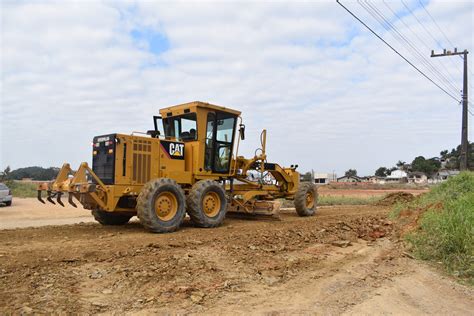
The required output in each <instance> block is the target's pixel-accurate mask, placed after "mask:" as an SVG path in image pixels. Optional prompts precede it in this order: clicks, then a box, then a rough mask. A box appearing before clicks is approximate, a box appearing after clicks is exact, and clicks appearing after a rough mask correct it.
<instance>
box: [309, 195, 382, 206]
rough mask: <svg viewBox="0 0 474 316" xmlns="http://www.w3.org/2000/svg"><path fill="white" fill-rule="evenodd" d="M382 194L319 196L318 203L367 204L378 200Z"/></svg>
mask: <svg viewBox="0 0 474 316" xmlns="http://www.w3.org/2000/svg"><path fill="white" fill-rule="evenodd" d="M382 198H383V196H369V197H353V196H325V195H323V196H321V195H320V196H319V197H318V205H368V204H374V203H377V202H378V201H380V200H381V199H382Z"/></svg>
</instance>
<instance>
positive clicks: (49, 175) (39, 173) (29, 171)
mask: <svg viewBox="0 0 474 316" xmlns="http://www.w3.org/2000/svg"><path fill="white" fill-rule="evenodd" d="M58 173H59V168H54V167H51V168H47V169H46V168H42V167H26V168H19V169H15V170H13V171H11V172H10V173H9V175H8V179H11V180H21V179H23V178H31V179H33V180H53V179H54V178H56V176H57V175H58Z"/></svg>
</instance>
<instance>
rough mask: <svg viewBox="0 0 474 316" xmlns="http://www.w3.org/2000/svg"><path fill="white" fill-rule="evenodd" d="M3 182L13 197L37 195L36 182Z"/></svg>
mask: <svg viewBox="0 0 474 316" xmlns="http://www.w3.org/2000/svg"><path fill="white" fill-rule="evenodd" d="M4 183H5V184H6V185H7V187H9V188H10V190H11V191H12V194H13V198H18V197H19V198H29V197H36V195H37V190H36V184H34V183H26V182H18V181H13V180H7V181H5V182H4Z"/></svg>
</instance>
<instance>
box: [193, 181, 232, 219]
mask: <svg viewBox="0 0 474 316" xmlns="http://www.w3.org/2000/svg"><path fill="white" fill-rule="evenodd" d="M187 202H188V214H189V217H191V221H192V222H193V223H194V224H195V225H196V226H199V227H205V228H210V227H217V226H219V225H221V224H222V222H223V221H224V218H225V214H226V213H227V199H226V197H225V191H224V189H223V188H222V186H220V185H219V183H217V182H216V181H212V180H201V181H199V182H196V183H195V184H194V185H193V187H192V189H191V192H190V193H189V196H188V200H187Z"/></svg>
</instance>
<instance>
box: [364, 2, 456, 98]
mask: <svg viewBox="0 0 474 316" xmlns="http://www.w3.org/2000/svg"><path fill="white" fill-rule="evenodd" d="M357 2H358V3H359V5H361V6H362V7H363V8H364V9H365V10H366V11H367V12H368V13H369V14H370V15H371V16H372V17H373V18H374V19H376V20H377V21H378V22H379V23H380V25H382V27H384V28H385V29H386V30H387V31H389V32H390V29H392V30H393V31H395V33H396V34H397V35H398V37H396V36H394V38H395V39H396V40H397V41H398V42H399V43H400V44H401V45H402V46H403V47H405V48H406V49H407V51H409V52H410V53H411V54H412V55H413V57H415V59H417V60H418V61H419V62H421V63H422V64H423V65H425V66H426V67H427V70H428V71H429V72H430V73H431V74H433V75H434V76H435V77H437V79H439V80H440V81H441V82H444V84H445V85H446V87H447V88H449V89H451V92H453V93H457V92H458V88H456V86H455V85H454V84H453V83H452V82H451V81H449V79H447V78H446V77H445V76H444V75H443V74H442V73H440V72H439V71H438V69H436V68H435V67H434V66H433V64H432V63H431V62H430V61H429V60H428V59H427V58H426V57H425V56H424V55H423V54H422V53H421V52H420V51H419V50H418V49H417V48H416V46H415V45H414V44H413V43H412V42H411V41H410V40H409V39H407V38H406V37H405V36H404V35H403V34H402V33H401V32H399V31H398V29H397V27H396V26H395V25H394V24H392V23H391V22H390V21H389V20H388V18H387V17H385V15H384V14H383V13H382V12H380V11H379V9H378V8H377V7H376V6H375V5H372V4H371V3H370V2H369V1H365V2H366V5H367V6H368V7H366V6H364V5H363V4H362V3H361V1H360V0H358V1H357ZM369 7H370V8H369ZM370 10H373V12H374V13H375V14H376V15H378V16H379V18H380V19H379V18H377V17H376V16H375V15H374V14H373V13H372V12H370ZM387 26H388V27H387ZM402 41H403V42H405V43H406V44H408V45H409V47H407V46H406V45H405V44H404V43H403V42H402Z"/></svg>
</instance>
